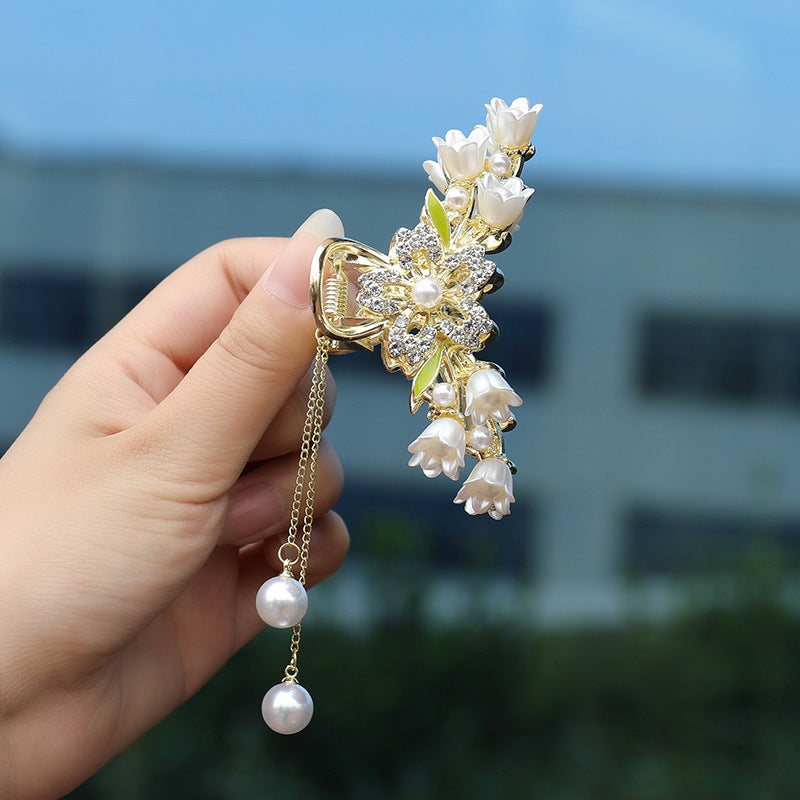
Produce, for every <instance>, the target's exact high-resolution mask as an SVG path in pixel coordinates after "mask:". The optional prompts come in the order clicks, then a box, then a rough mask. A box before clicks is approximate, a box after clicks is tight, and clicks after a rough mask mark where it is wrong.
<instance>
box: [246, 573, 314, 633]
mask: <svg viewBox="0 0 800 800" xmlns="http://www.w3.org/2000/svg"><path fill="white" fill-rule="evenodd" d="M256 610H257V611H258V616H259V617H261V619H263V620H264V622H266V623H267V625H271V626H272V627H273V628H291V627H292V626H293V625H297V623H298V622H300V620H301V619H303V617H304V616H305V613H306V611H307V610H308V595H307V594H306V590H305V588H304V587H303V584H301V583H300V581H297V580H295V579H294V578H292V577H291V576H290V575H277V576H276V577H274V578H270V579H269V580H268V581H267V582H266V583H264V584H262V586H261V588H260V589H259V590H258V594H257V595H256Z"/></svg>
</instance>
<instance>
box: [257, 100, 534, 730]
mask: <svg viewBox="0 0 800 800" xmlns="http://www.w3.org/2000/svg"><path fill="white" fill-rule="evenodd" d="M541 108H542V106H541V105H535V106H533V107H531V106H530V104H529V102H528V101H527V100H526V99H525V98H523V97H520V98H517V99H516V100H514V102H513V103H511V105H507V104H506V103H505V102H504V101H503V100H500V99H499V98H494V99H493V100H492V102H491V103H489V104H487V106H486V110H487V114H486V125H485V126H484V125H476V126H475V127H474V128H473V130H472V131H471V132H470V134H469V135H468V136H465V135H464V134H463V133H462V132H461V131H458V130H450V131H448V132H447V134H446V135H445V138H444V139H440V138H438V137H434V138H433V142H434V144H435V145H436V147H437V150H438V158H437V160H436V161H426V162H425V163H424V165H423V166H424V168H425V171H426V172H427V173H428V176H429V179H430V181H431V182H432V183H433V185H434V186H435V187H436V189H438V190H439V192H440V193H441V194H442V196H443V201H442V200H440V199H439V198H438V197H437V195H436V193H435V192H434V191H433V190H432V189H429V190H428V192H427V194H426V196H425V202H424V204H423V207H422V213H421V214H420V221H419V223H418V224H417V225H416V227H414V228H413V229H408V228H400V230H398V231H397V233H395V235H394V237H393V238H392V241H391V244H390V246H389V252H388V254H383V253H381V252H380V251H378V250H375V249H374V248H372V247H368V246H367V245H364V244H360V243H359V242H354V241H352V240H350V239H327V240H326V241H325V242H323V243H322V245H321V246H320V248H319V250H318V251H317V253H316V255H315V257H314V261H313V265H312V270H311V284H310V291H311V300H312V303H313V308H314V315H315V317H316V320H317V325H318V331H317V354H316V359H315V362H314V371H313V379H312V385H311V392H310V396H309V403H308V410H307V415H306V424H305V429H304V434H303V444H302V448H301V453H300V463H299V467H298V473H297V482H296V487H295V496H294V503H293V506H292V518H291V525H290V528H289V535H288V540H287V541H286V542H285V543H284V544H282V545H281V548H280V549H279V551H278V556H279V558H280V560H281V562H282V563H283V567H284V568H283V572H282V574H281V575H279V576H277V577H275V578H272V579H271V580H269V581H267V582H266V583H265V584H264V585H263V586H262V587H261V589H259V592H258V595H257V598H256V605H257V608H258V612H259V614H260V615H261V617H262V619H263V620H264V621H265V622H267V623H268V624H270V625H272V626H274V627H279V628H288V627H292V628H293V633H292V640H291V659H290V662H289V664H288V665H287V667H286V670H285V674H284V678H283V681H282V682H281V683H279V684H277V685H276V686H273V687H272V689H270V690H269V691H268V692H267V694H266V695H265V697H264V701H263V703H262V714H263V716H264V720H265V721H266V723H267V725H269V727H270V728H272V729H273V730H275V731H277V732H278V733H296V732H297V731H300V730H302V729H303V728H304V727H305V726H306V725H307V724H308V723H309V721H310V720H311V716H312V714H313V707H314V706H313V702H312V700H311V696H310V695H309V694H308V692H307V691H306V690H305V689H304V688H303V687H302V686H300V685H299V684H298V683H297V674H298V668H297V654H298V649H299V644H300V623H301V620H302V618H303V616H304V615H305V612H306V608H307V606H308V599H307V595H306V591H305V588H304V584H305V573H306V567H307V564H308V549H309V544H310V539H311V526H312V523H313V499H314V480H315V473H316V461H317V454H318V448H319V442H320V436H321V431H322V411H323V408H324V398H325V367H326V364H327V360H328V355H329V354H330V353H347V352H352V351H354V350H358V349H361V350H372V349H373V348H374V347H375V346H376V345H380V347H381V356H382V358H383V363H384V365H385V366H386V368H387V369H388V370H390V371H395V370H399V371H401V372H402V373H403V374H404V375H405V376H406V377H407V378H408V379H409V380H411V392H410V396H409V407H410V409H411V413H412V414H413V413H415V412H416V411H417V410H418V409H419V408H420V407H421V406H422V405H423V403H427V404H428V419H429V420H430V424H429V425H428V427H427V428H426V429H425V430H424V431H423V432H422V433H421V434H420V435H419V436H418V437H417V439H415V440H414V441H413V442H412V443H411V444H410V445H409V447H408V450H409V452H410V453H411V454H412V455H411V460H410V461H409V465H410V466H412V467H414V466H419V467H420V468H421V469H422V471H423V472H424V473H425V475H426V476H427V477H429V478H433V477H436V476H437V475H439V474H440V473H442V472H443V473H444V474H445V475H446V476H447V477H448V478H451V479H452V480H457V479H458V478H459V475H460V472H461V470H462V469H463V467H464V457H465V455H469V456H471V457H472V458H474V459H476V460H477V462H478V463H477V464H476V465H475V467H474V468H473V469H472V472H471V473H470V475H469V477H468V478H467V480H466V481H465V483H464V485H463V486H462V487H461V489H460V490H459V491H458V493H457V494H456V496H455V499H454V502H455V503H463V504H464V508H465V509H466V511H467V513H468V514H484V513H488V514H489V516H491V517H492V518H493V519H498V520H499V519H501V518H502V517H503V516H505V515H506V514H509V513H510V511H511V509H510V506H511V503H513V502H514V494H513V483H512V474H513V473H514V472H516V469H515V467H514V465H513V464H512V462H510V461H509V459H508V457H507V456H506V453H505V446H504V443H503V433H504V432H505V431H508V430H510V429H511V428H512V427H513V426H514V416H513V414H512V413H511V408H512V407H516V406H519V405H521V404H522V399H521V398H520V397H519V395H517V394H516V392H514V390H513V389H512V388H511V387H510V386H509V384H508V383H507V382H506V379H505V376H504V374H503V371H502V370H501V369H500V367H499V366H498V365H496V364H493V363H491V362H488V361H479V360H478V359H476V357H475V353H476V352H478V351H479V350H481V349H482V348H483V347H484V346H485V345H486V344H487V343H489V342H490V341H492V340H493V339H494V338H496V336H497V333H498V330H497V326H496V325H495V324H494V323H493V322H492V320H491V319H490V318H489V315H488V314H487V313H486V310H485V309H484V308H483V306H482V305H481V300H482V299H483V297H484V295H487V294H489V293H491V292H494V291H497V290H498V289H499V288H500V287H501V286H502V285H503V273H502V272H500V270H499V269H497V267H496V266H495V264H494V262H492V261H489V260H487V259H486V258H485V255H486V254H487V253H498V252H500V251H501V250H504V249H505V248H506V247H508V245H509V244H510V243H511V235H512V233H514V232H515V231H516V230H517V229H518V225H517V223H518V221H519V220H520V218H521V217H522V212H523V208H524V206H525V203H526V202H527V201H528V199H529V198H530V196H531V195H532V194H533V189H530V188H526V186H525V185H524V183H523V182H522V180H521V179H520V177H519V175H520V173H521V172H522V167H523V164H524V163H525V161H527V160H528V159H529V158H531V157H532V156H533V154H534V152H535V148H534V147H533V146H532V145H531V142H530V139H531V135H532V134H533V131H534V128H535V127H536V121H537V118H538V116H539V112H540V111H541ZM298 539H299V541H298ZM297 565H299V576H298V579H295V577H294V567H295V566H297Z"/></svg>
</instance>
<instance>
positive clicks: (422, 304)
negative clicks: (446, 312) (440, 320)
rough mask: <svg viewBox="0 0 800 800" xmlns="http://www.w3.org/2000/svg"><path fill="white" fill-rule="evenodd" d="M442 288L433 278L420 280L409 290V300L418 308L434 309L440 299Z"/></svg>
mask: <svg viewBox="0 0 800 800" xmlns="http://www.w3.org/2000/svg"><path fill="white" fill-rule="evenodd" d="M442 294H443V291H442V287H441V286H440V285H439V281H436V280H434V279H433V278H420V279H419V280H418V281H417V282H416V283H415V284H414V288H413V289H412V290H411V299H412V300H413V301H414V305H416V306H417V307H418V308H425V309H428V308H436V306H438V305H439V301H440V300H441V299H442Z"/></svg>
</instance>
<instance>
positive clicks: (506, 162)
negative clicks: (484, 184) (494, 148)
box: [489, 153, 511, 178]
mask: <svg viewBox="0 0 800 800" xmlns="http://www.w3.org/2000/svg"><path fill="white" fill-rule="evenodd" d="M489 169H490V170H491V171H492V172H493V173H494V174H495V175H497V177H498V178H503V177H505V176H506V175H508V173H509V172H510V171H511V159H510V158H509V157H508V156H507V155H506V154H505V153H493V154H492V155H490V156H489Z"/></svg>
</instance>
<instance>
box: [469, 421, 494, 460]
mask: <svg viewBox="0 0 800 800" xmlns="http://www.w3.org/2000/svg"><path fill="white" fill-rule="evenodd" d="M493 439H494V437H493V436H492V432H491V431H490V430H489V429H488V428H485V427H484V426H483V425H480V426H477V427H475V428H472V429H471V430H470V432H469V443H470V445H471V446H472V447H474V448H475V449H476V450H477V451H478V452H479V453H482V452H483V451H484V450H485V449H486V448H487V447H489V445H490V444H491V443H492V441H493Z"/></svg>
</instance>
